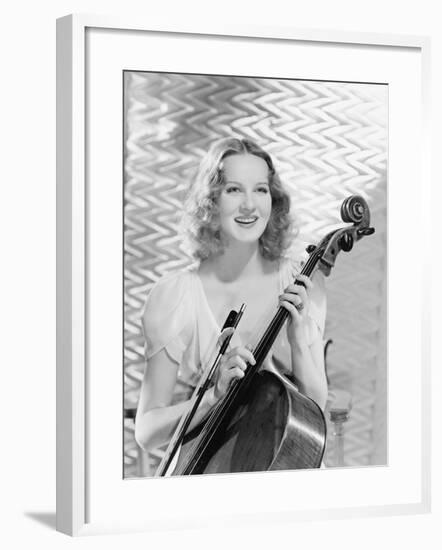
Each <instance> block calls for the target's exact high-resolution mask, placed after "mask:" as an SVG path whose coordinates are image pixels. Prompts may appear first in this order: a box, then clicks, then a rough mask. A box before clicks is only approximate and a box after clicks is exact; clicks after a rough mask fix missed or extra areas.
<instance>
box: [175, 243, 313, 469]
mask: <svg viewBox="0 0 442 550" xmlns="http://www.w3.org/2000/svg"><path fill="white" fill-rule="evenodd" d="M318 254H319V250H318V249H317V250H315V251H314V252H313V253H312V254H311V255H310V256H309V258H308V260H307V262H306V263H305V265H304V266H303V268H302V270H301V273H300V274H302V275H307V276H308V277H310V276H311V274H312V272H313V269H314V267H315V265H316V263H317V258H316V256H318ZM298 275H299V274H298ZM295 281H296V277H295ZM288 315H289V312H288V311H287V310H286V309H285V308H283V307H282V306H280V307H279V308H278V310H277V312H276V314H275V315H274V317H273V318H272V320H271V322H270V324H269V326H268V327H267V330H266V331H265V332H264V335H263V336H262V338H261V339H260V341H259V343H258V345H257V346H256V348H255V350H254V352H253V355H254V356H255V359H256V365H249V366H248V369H247V372H246V374H245V376H244V377H243V378H242V379H240V380H236V381H235V383H234V384H232V385H231V386H230V388H229V390H228V392H227V394H226V395H225V396H224V398H223V399H222V400H220V402H219V403H218V404H217V405H216V408H215V410H214V411H213V413H212V414H211V415H210V417H209V419H208V420H207V422H206V424H205V426H204V427H203V429H202V431H201V433H200V435H199V436H198V437H197V440H196V442H195V443H194V444H193V446H192V447H191V449H190V451H189V452H188V454H187V457H186V460H185V462H184V465H183V468H182V473H186V470H187V469H189V468H190V472H189V473H190V474H191V473H192V471H193V468H194V465H192V464H191V462H195V466H196V463H197V461H198V459H199V458H200V457H201V455H202V454H203V453H204V451H205V450H206V448H207V446H208V445H209V444H210V442H211V439H212V438H213V433H214V431H215V428H217V427H219V425H220V424H221V422H222V421H223V420H224V417H225V415H226V414H227V412H228V410H229V408H230V405H231V403H232V402H233V401H234V400H235V399H236V397H237V396H238V394H239V392H240V391H241V389H243V388H245V387H246V384H248V381H249V380H251V378H252V376H253V375H254V374H255V373H256V371H257V370H258V368H259V367H260V366H261V364H262V362H263V361H264V360H265V357H266V356H267V354H268V353H269V351H270V347H271V345H273V343H274V340H275V339H276V337H277V335H278V333H279V331H280V330H281V328H282V326H283V324H284V322H285V320H286V319H287V317H288ZM254 367H255V368H254Z"/></svg>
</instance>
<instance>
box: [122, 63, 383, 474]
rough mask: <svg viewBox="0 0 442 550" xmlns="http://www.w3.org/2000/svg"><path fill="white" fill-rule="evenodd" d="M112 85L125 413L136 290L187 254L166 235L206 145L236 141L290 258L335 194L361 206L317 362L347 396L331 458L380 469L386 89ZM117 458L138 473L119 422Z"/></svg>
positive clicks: (148, 80)
mask: <svg viewBox="0 0 442 550" xmlns="http://www.w3.org/2000/svg"><path fill="white" fill-rule="evenodd" d="M124 90H125V98H124V115H125V127H124V153H125V154H124V221H125V232H124V244H125V255H124V269H125V283H124V284H125V288H124V296H125V309H124V319H125V324H124V326H125V335H124V346H125V349H124V357H125V359H124V376H125V407H126V408H133V407H136V403H137V400H138V393H139V388H140V382H141V379H142V375H143V370H144V360H143V345H144V342H143V337H142V333H141V327H140V316H141V313H142V310H143V306H144V302H145V299H146V296H147V294H148V292H149V289H150V287H151V286H152V284H153V283H154V282H155V281H156V280H158V279H159V278H160V277H161V276H163V275H164V274H166V273H168V272H170V271H174V270H176V269H178V268H180V267H184V266H185V265H187V264H188V263H189V261H190V259H189V257H188V256H187V255H186V252H185V249H184V248H183V245H182V242H181V236H180V231H179V222H180V213H181V208H182V202H183V198H184V196H185V193H186V189H187V188H188V186H189V183H190V182H191V181H192V177H193V175H194V173H195V170H196V168H197V166H198V163H199V161H200V159H201V157H202V155H203V154H204V153H205V152H206V151H207V149H208V147H209V146H210V144H211V143H212V142H213V141H214V140H216V139H219V138H221V137H231V136H236V137H249V138H251V139H253V140H255V141H256V142H258V143H259V144H260V145H261V146H262V147H263V148H264V149H266V150H267V151H268V152H269V153H270V154H271V155H272V157H273V158H274V160H275V164H276V167H277V169H278V171H279V173H280V176H281V179H282V181H283V182H284V183H285V185H286V187H287V188H288V190H289V191H290V193H291V196H292V204H293V207H294V212H295V216H296V219H297V221H298V225H299V229H300V235H299V237H298V239H297V241H296V243H294V250H295V252H300V251H303V250H304V248H305V246H306V245H307V244H309V243H316V242H317V241H318V240H319V239H320V238H321V237H322V236H323V235H324V234H325V233H326V232H327V229H328V228H330V226H332V225H333V224H336V223H339V222H340V221H341V220H340V218H339V208H340V205H341V202H342V200H343V199H344V198H345V197H347V196H348V195H350V194H361V195H362V196H364V198H365V199H366V200H367V201H368V203H369V205H370V210H371V213H372V225H373V226H374V227H375V228H376V233H375V235H374V236H371V237H370V238H367V239H364V240H362V241H361V242H360V243H358V245H357V246H356V247H355V248H354V250H353V251H352V252H351V254H348V255H346V254H344V253H342V254H341V255H340V256H339V258H338V261H337V265H336V267H335V269H334V271H333V272H332V275H331V276H330V278H329V279H328V280H327V295H328V316H327V325H326V337H327V338H331V339H332V340H333V344H332V345H331V346H330V348H329V353H328V356H327V364H328V375H329V379H330V388H331V389H332V390H333V389H343V390H346V391H348V392H349V393H350V394H351V397H352V402H353V408H352V411H351V415H350V419H349V421H348V423H347V425H346V439H345V465H349V466H359V465H369V464H384V463H386V449H387V441H386V433H387V429H386V418H387V417H386V395H387V393H386V384H387V364H386V339H385V334H386V216H387V210H386V208H387V203H386V198H387V101H388V89H387V87H386V86H383V85H375V84H356V83H337V82H317V81H314V82H313V81H296V80H278V79H263V78H246V77H232V76H205V75H184V74H166V73H161V74H160V73H145V72H126V73H125V77H124ZM124 460H125V476H126V477H133V476H137V475H139V471H140V470H139V464H137V461H138V460H139V452H138V449H137V446H136V443H135V441H134V437H133V422H132V421H131V420H126V421H125V458H124ZM327 461H329V462H330V461H331V459H330V458H327V455H326V463H327Z"/></svg>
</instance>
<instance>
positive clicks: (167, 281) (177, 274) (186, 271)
mask: <svg viewBox="0 0 442 550" xmlns="http://www.w3.org/2000/svg"><path fill="white" fill-rule="evenodd" d="M195 273H196V265H195V264H192V265H190V266H187V267H185V268H183V269H179V270H177V271H172V272H171V273H167V274H165V275H163V276H162V277H160V278H159V279H158V280H157V281H156V282H155V283H154V284H153V285H152V287H151V289H150V291H149V293H148V297H147V299H148V300H149V299H150V300H152V299H153V298H155V297H158V296H160V295H163V294H164V295H167V294H168V293H170V292H175V293H176V292H185V291H187V290H188V289H189V287H190V285H191V284H192V280H193V278H194V277H195Z"/></svg>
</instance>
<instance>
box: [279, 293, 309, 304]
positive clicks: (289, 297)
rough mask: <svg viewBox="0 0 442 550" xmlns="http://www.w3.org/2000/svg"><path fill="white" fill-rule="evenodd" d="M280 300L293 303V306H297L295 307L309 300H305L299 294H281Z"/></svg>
mask: <svg viewBox="0 0 442 550" xmlns="http://www.w3.org/2000/svg"><path fill="white" fill-rule="evenodd" d="M279 300H280V301H282V300H286V301H287V302H291V303H292V304H295V306H299V304H302V303H304V304H305V302H307V300H303V299H302V298H301V296H300V295H299V294H287V293H284V294H281V296H280V297H279Z"/></svg>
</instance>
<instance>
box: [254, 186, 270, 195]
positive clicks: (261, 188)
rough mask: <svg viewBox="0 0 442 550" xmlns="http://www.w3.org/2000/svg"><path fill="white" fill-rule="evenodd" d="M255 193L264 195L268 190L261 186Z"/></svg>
mask: <svg viewBox="0 0 442 550" xmlns="http://www.w3.org/2000/svg"><path fill="white" fill-rule="evenodd" d="M257 191H258V193H264V194H265V195H266V194H267V193H268V192H269V188H268V187H267V186H265V185H263V186H262V187H258V189H257Z"/></svg>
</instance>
